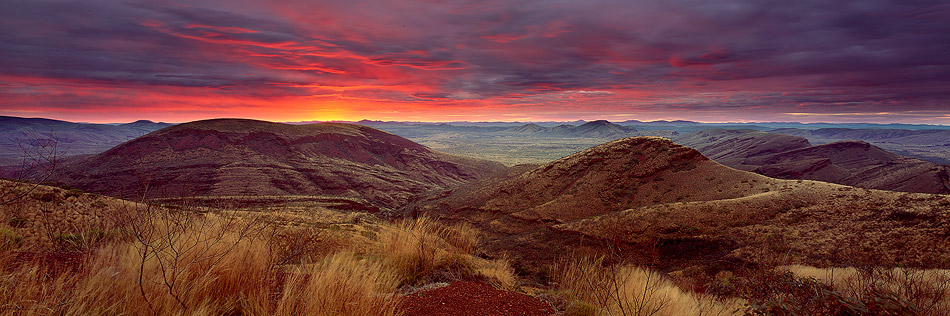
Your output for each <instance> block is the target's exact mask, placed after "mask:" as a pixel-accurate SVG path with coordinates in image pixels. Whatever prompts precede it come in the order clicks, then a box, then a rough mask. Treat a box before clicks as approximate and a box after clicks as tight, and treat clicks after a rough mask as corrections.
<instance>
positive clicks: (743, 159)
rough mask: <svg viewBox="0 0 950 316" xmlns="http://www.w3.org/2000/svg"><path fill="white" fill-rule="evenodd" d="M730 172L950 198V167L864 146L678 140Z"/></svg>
mask: <svg viewBox="0 0 950 316" xmlns="http://www.w3.org/2000/svg"><path fill="white" fill-rule="evenodd" d="M677 142H679V143H681V144H684V145H686V146H691V147H694V148H696V149H698V150H699V151H700V152H702V153H703V154H704V155H706V156H707V157H710V158H712V159H714V160H716V161H717V162H719V163H722V164H725V165H727V166H730V167H733V168H737V169H742V170H747V171H752V172H755V173H759V174H762V175H766V176H769V177H775V178H781V179H807V180H818V181H824V182H831V183H837V184H844V185H850V186H856V187H861V188H870V189H881V190H892V191H903V192H918V193H940V194H948V193H950V166H947V165H941V164H936V163H932V162H929V161H923V160H919V159H914V158H909V157H904V156H901V155H897V154H893V153H890V152H888V151H886V150H884V149H881V148H880V147H877V146H873V145H871V144H868V143H866V142H862V141H840V142H835V143H829V144H823V145H818V146H811V144H810V143H809V142H808V141H807V140H806V139H805V138H802V137H797V136H791V135H782V134H774V133H765V132H759V131H752V130H720V129H716V130H705V131H699V132H695V133H692V134H689V135H685V136H683V137H681V138H677Z"/></svg>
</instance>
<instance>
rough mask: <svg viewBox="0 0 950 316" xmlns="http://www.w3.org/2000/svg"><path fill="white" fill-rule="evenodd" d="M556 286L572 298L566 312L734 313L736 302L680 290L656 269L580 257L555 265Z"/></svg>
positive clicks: (658, 315) (670, 314)
mask: <svg viewBox="0 0 950 316" xmlns="http://www.w3.org/2000/svg"><path fill="white" fill-rule="evenodd" d="M553 275H554V277H555V280H556V282H557V286H558V288H559V290H561V291H564V292H566V293H567V294H568V296H569V297H570V299H572V300H573V301H572V302H571V303H570V304H569V305H568V307H567V309H568V312H569V314H578V315H582V314H590V313H593V314H595V315H656V316H661V315H669V316H678V315H735V314H736V313H735V311H737V310H738V306H737V305H736V304H734V303H729V304H727V303H721V302H718V301H715V300H714V299H712V298H709V297H699V296H697V295H694V294H691V293H687V292H684V291H683V290H681V289H680V288H678V287H676V285H674V284H673V283H672V282H671V281H670V280H668V279H667V278H666V277H664V276H663V275H661V274H659V273H658V272H655V271H651V270H648V269H643V268H638V267H634V266H619V265H610V266H605V265H604V262H603V258H600V257H582V258H579V259H575V260H572V261H568V262H565V263H562V264H559V265H557V266H555V268H554V269H553Z"/></svg>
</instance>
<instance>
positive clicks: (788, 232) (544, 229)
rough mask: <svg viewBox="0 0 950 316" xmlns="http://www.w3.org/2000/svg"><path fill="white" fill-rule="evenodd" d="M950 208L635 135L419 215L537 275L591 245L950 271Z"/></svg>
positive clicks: (439, 199) (700, 263) (638, 252)
mask: <svg viewBox="0 0 950 316" xmlns="http://www.w3.org/2000/svg"><path fill="white" fill-rule="evenodd" d="M523 168H524V169H530V166H524V167H523ZM948 209H950V197H948V196H946V195H929V194H914V193H897V192H889V191H878V190H869V189H858V188H854V187H849V186H843V185H836V184H829V183H823V182H815V181H801V180H798V181H794V180H778V179H773V178H768V177H765V176H762V175H758V174H755V173H751V172H746V171H741V170H736V169H732V168H729V167H726V166H723V165H721V164H719V163H717V162H715V161H712V160H710V159H708V158H706V157H705V156H703V155H702V154H700V153H699V152H698V151H696V150H694V149H691V148H688V147H684V146H681V145H677V144H675V143H673V142H672V141H669V140H667V139H662V138H655V137H632V138H624V139H620V140H617V141H613V142H610V143H606V144H603V145H600V146H596V147H593V148H590V149H588V150H585V151H582V152H580V153H577V154H575V155H571V156H568V157H565V158H562V159H560V160H557V161H554V162H551V163H549V164H546V165H543V166H540V167H537V168H534V169H531V170H529V171H526V172H523V173H518V172H517V171H512V172H510V173H509V175H506V176H501V177H497V178H494V179H490V180H484V181H480V182H476V183H473V184H470V185H468V186H466V187H463V188H459V189H455V190H451V191H446V192H443V193H442V194H440V195H434V196H431V197H430V198H429V199H428V200H425V201H422V202H420V203H419V204H417V205H415V206H413V207H412V208H410V210H409V212H410V213H413V214H416V215H418V214H430V215H433V216H441V217H442V218H444V219H447V220H452V221H462V222H469V223H472V224H474V225H476V226H478V227H480V228H481V229H482V230H483V231H484V232H485V233H486V235H487V236H489V237H488V238H486V240H485V242H484V244H483V248H484V249H486V251H488V252H489V253H490V254H493V255H501V254H507V255H510V256H513V257H514V258H517V259H519V260H520V262H521V269H522V271H523V272H527V273H535V272H537V273H543V272H542V271H540V270H533V271H532V268H531V267H536V266H538V265H539V263H541V262H552V261H556V260H557V259H558V258H563V257H564V256H567V255H569V254H570V253H571V251H583V250H584V249H585V248H593V249H605V248H609V249H614V250H618V249H619V250H623V249H630V250H631V251H621V253H623V255H624V256H626V257H627V258H628V259H631V260H641V261H642V260H648V261H647V262H652V263H653V264H655V265H657V267H658V268H661V269H664V270H667V271H674V270H679V269H695V268H697V267H701V269H706V268H710V267H715V266H718V267H719V268H724V267H729V266H736V265H749V264H751V265H756V264H775V263H777V262H778V263H781V262H786V263H800V264H810V265H817V266H825V265H838V264H860V263H863V262H859V261H862V260H887V261H890V262H892V263H902V264H907V265H911V266H928V267H934V266H941V267H942V266H945V265H946V264H947V263H948V262H950V242H948V241H947V240H948V239H947V236H948V228H947V227H950V213H948V212H947V210H948ZM608 246H609V247H608ZM657 260H659V262H658V261H657ZM691 267H692V268H691ZM714 270H715V269H714Z"/></svg>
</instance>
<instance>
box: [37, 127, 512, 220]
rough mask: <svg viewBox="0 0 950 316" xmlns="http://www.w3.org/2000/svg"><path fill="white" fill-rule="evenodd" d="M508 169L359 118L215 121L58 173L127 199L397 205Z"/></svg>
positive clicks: (172, 130)
mask: <svg viewBox="0 0 950 316" xmlns="http://www.w3.org/2000/svg"><path fill="white" fill-rule="evenodd" d="M503 169H504V166H503V165H501V164H499V163H495V162H489V161H483V160H476V159H470V158H463V157H458V156H453V155H449V154H445V153H440V152H436V151H432V150H429V149H428V148H426V147H425V146H422V145H419V144H416V143H414V142H412V141H409V140H407V139H405V138H402V137H399V136H396V135H393V134H390V133H386V132H383V131H380V130H377V129H374V128H371V127H365V126H360V125H352V124H340V123H321V124H310V125H289V124H281V123H271V122H264V121H255V120H244V119H216V120H206V121H196V122H191V123H185V124H180V125H176V126H172V127H168V128H165V129H162V130H159V131H156V132H153V133H150V134H147V135H145V136H142V137H139V138H137V139H135V140H132V141H129V142H127V143H124V144H121V145H119V146H116V147H115V148H112V149H110V150H108V151H106V152H103V153H101V154H98V155H94V156H92V157H89V158H87V159H84V160H82V161H78V162H72V163H69V164H67V165H64V166H63V167H62V168H61V169H60V171H59V175H57V177H58V178H56V179H55V180H57V181H60V182H63V183H68V184H70V185H73V186H76V187H79V188H81V189H83V190H87V191H91V192H97V193H102V194H108V195H114V196H122V197H141V196H145V197H148V198H167V197H181V196H259V195H324V196H340V197H351V198H354V197H355V198H361V199H364V200H365V201H368V202H369V203H371V204H373V205H376V206H378V207H382V208H391V207H393V206H396V205H399V204H401V203H405V202H407V201H408V200H410V199H411V198H412V196H414V195H415V194H418V193H422V192H425V191H428V190H432V189H445V188H448V187H452V186H455V185H459V184H462V183H465V182H468V181H471V180H476V179H479V178H482V177H485V176H487V175H490V174H492V173H495V172H497V171H500V170H503Z"/></svg>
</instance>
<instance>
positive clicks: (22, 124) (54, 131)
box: [0, 116, 171, 166]
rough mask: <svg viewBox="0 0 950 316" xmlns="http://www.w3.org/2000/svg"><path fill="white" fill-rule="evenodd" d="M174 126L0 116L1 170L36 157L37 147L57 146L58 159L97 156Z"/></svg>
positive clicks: (151, 123)
mask: <svg viewBox="0 0 950 316" xmlns="http://www.w3.org/2000/svg"><path fill="white" fill-rule="evenodd" d="M170 125H171V124H168V123H154V122H151V121H145V120H142V121H137V122H133V123H128V124H119V125H110V124H87V123H71V122H65V121H58V120H50V119H41V118H21V117H10V116H0V166H4V165H17V164H19V163H21V161H22V160H23V157H24V154H25V153H29V154H35V151H36V150H37V149H36V147H38V146H42V145H43V144H47V143H50V141H52V143H55V145H56V151H57V152H56V154H57V156H58V158H62V157H67V156H75V155H84V154H96V153H100V152H103V151H106V150H108V149H109V148H112V147H114V146H116V145H118V144H121V143H123V142H125V141H128V140H131V139H134V138H136V137H139V136H142V135H145V134H148V133H150V132H153V131H156V130H159V129H162V128H165V127H168V126H170Z"/></svg>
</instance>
